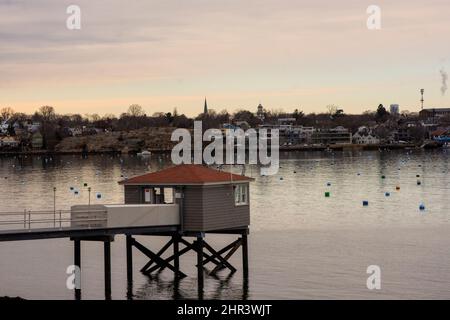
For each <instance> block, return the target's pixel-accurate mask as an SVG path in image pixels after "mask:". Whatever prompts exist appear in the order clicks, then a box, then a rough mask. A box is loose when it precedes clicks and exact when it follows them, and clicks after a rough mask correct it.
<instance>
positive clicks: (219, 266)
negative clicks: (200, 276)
mask: <svg viewBox="0 0 450 320" xmlns="http://www.w3.org/2000/svg"><path fill="white" fill-rule="evenodd" d="M239 240H241V239H239ZM241 243H242V241H239V242H236V244H235V245H234V247H232V248H231V250H230V251H228V253H227V254H226V256H225V257H224V258H223V259H225V260H228V259H230V257H231V256H232V255H233V254H234V253H235V252H236V250H237V249H239V247H240V246H241ZM220 269H222V265H218V266H216V267H215V268H214V269H213V271H211V274H215V273H216V272H217V271H219V270H220Z"/></svg>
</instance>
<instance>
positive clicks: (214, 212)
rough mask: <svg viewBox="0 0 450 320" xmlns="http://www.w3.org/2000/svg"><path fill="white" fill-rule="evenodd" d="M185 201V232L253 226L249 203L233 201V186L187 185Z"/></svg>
mask: <svg viewBox="0 0 450 320" xmlns="http://www.w3.org/2000/svg"><path fill="white" fill-rule="evenodd" d="M184 201H185V203H184V221H183V222H184V230H186V231H212V230H220V229H229V228H237V227H247V226H248V225H250V207H249V204H248V205H242V206H236V205H235V204H234V191H233V187H232V185H211V186H203V187H198V186H197V187H192V186H188V187H186V188H185V192H184ZM249 203H250V199H249Z"/></svg>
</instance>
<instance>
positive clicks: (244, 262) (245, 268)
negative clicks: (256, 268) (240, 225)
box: [242, 232, 248, 278]
mask: <svg viewBox="0 0 450 320" xmlns="http://www.w3.org/2000/svg"><path fill="white" fill-rule="evenodd" d="M247 238H248V237H247V233H246V232H245V233H243V234H242V272H243V274H244V278H248V239H247Z"/></svg>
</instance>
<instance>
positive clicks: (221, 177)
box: [119, 164, 253, 185]
mask: <svg viewBox="0 0 450 320" xmlns="http://www.w3.org/2000/svg"><path fill="white" fill-rule="evenodd" d="M252 180H253V178H249V177H246V176H242V175H238V174H233V173H230V172H225V171H219V170H215V169H211V168H208V167H206V166H203V165H196V164H182V165H178V166H174V167H170V168H167V169H163V170H161V171H157V172H151V173H147V174H144V175H141V176H136V177H132V178H129V179H125V180H122V181H119V184H123V185H143V184H145V185H205V184H228V183H236V182H247V181H252Z"/></svg>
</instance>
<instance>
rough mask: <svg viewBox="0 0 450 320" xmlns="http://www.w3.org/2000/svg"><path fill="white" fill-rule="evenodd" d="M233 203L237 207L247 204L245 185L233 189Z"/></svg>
mask: <svg viewBox="0 0 450 320" xmlns="http://www.w3.org/2000/svg"><path fill="white" fill-rule="evenodd" d="M234 203H235V205H239V206H240V205H246V204H248V188H247V185H245V184H242V185H237V186H235V187H234Z"/></svg>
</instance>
